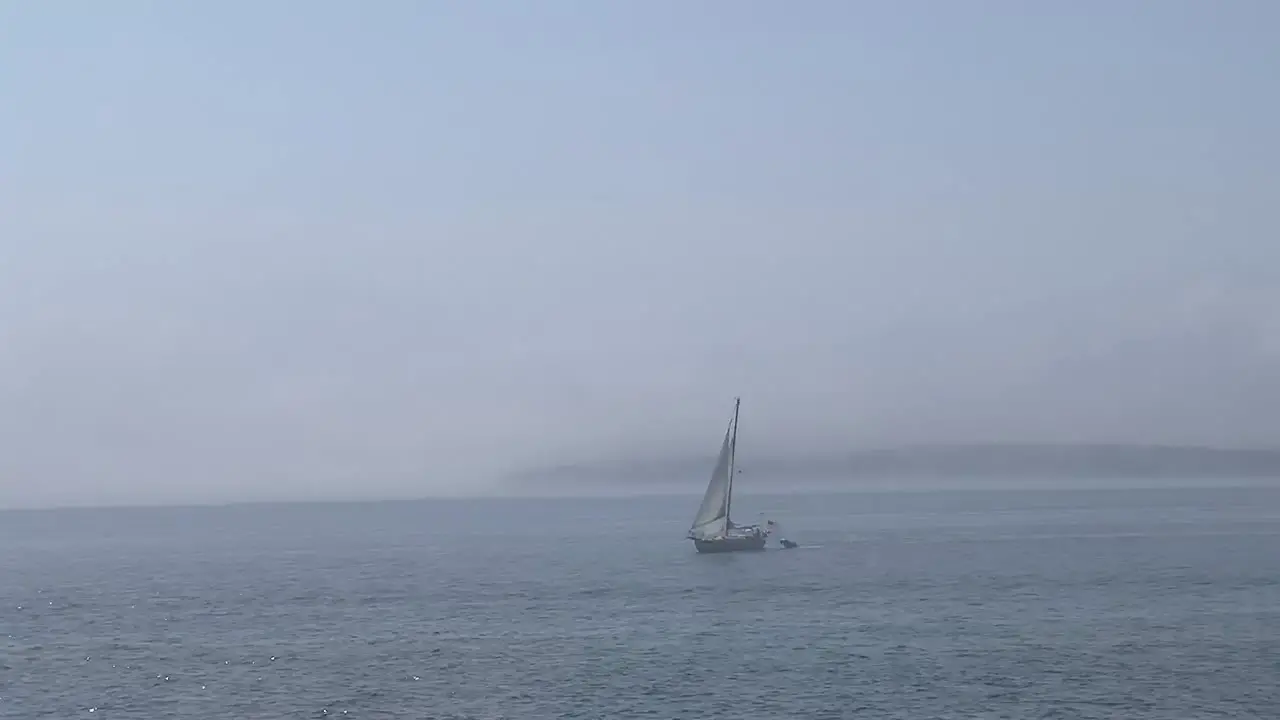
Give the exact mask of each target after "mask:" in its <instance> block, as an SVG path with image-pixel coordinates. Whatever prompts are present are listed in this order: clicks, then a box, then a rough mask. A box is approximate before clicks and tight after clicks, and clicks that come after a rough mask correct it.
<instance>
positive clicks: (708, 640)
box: [0, 487, 1280, 720]
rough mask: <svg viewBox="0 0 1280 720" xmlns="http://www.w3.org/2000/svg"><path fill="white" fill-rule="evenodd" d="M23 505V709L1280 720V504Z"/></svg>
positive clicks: (1238, 494) (1, 525)
mask: <svg viewBox="0 0 1280 720" xmlns="http://www.w3.org/2000/svg"><path fill="white" fill-rule="evenodd" d="M697 500H698V499H697V498H696V497H679V498H669V497H649V498H643V499H631V500H627V499H607V500H604V499H577V500H567V501H557V500H475V501H463V500H444V501H423V502H404V503H383V504H332V505H261V506H237V507H222V508H184V509H128V510H125V509H117V510H62V511H49V512H6V513H0V718H6V719H8V718H13V719H22V720H34V719H36V718H57V719H58V720H66V719H68V718H93V719H94V720H117V719H120V718H139V719H143V718H145V719H148V720H155V719H160V718H200V719H201V720H209V719H211V718H237V719H240V718H353V719H354V718H388V719H389V718H441V719H449V718H456V719H462V718H467V719H471V718H475V719H486V720H487V719H491V718H519V719H525V718H702V717H710V716H719V717H746V716H753V717H768V718H778V719H781V718H846V717H847V718H910V719H912V720H919V719H924V718H1069V719H1075V718H1082V719H1083V718H1132V719H1139V718H1153V719H1158V720H1192V719H1194V718H1274V717H1276V713H1277V712H1280V710H1278V709H1280V487H1253V488H1243V487H1238V488H1219V489H1204V488H1201V489H1197V488H1165V489H1159V488H1147V489H1129V490H1123V489H1113V490H1099V489H1090V490H1076V491H1069V490H1047V489H1040V490H1026V491H1012V490H987V491H961V490H958V491H948V492H940V491H933V492H898V493H894V492H876V493H861V494H860V493H849V494H840V495H815V494H805V495H795V496H790V497H773V496H752V495H750V494H749V493H748V492H746V490H745V489H744V490H743V491H742V493H741V496H740V497H739V498H737V501H736V503H735V506H736V507H737V508H738V510H739V517H740V519H743V520H746V519H755V518H756V517H757V516H758V515H759V514H760V513H764V514H765V515H766V516H768V517H773V518H775V519H777V520H778V521H779V522H781V523H782V525H783V528H784V531H785V533H784V534H786V535H788V536H789V537H792V538H793V539H795V540H797V541H799V542H801V543H802V547H801V548H799V549H796V550H772V551H768V552H764V553H756V554H740V555H723V556H699V555H696V554H694V553H693V550H692V548H691V547H690V544H689V543H688V542H687V541H685V540H683V539H682V538H683V533H684V531H685V529H686V526H687V524H688V521H689V519H690V517H691V516H692V514H693V511H694V509H695V506H696V504H697Z"/></svg>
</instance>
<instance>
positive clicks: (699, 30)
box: [0, 0, 1280, 506]
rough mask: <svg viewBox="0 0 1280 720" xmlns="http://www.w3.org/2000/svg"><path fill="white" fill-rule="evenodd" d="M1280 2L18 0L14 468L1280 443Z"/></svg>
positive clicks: (224, 482) (10, 240)
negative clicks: (735, 425) (738, 412)
mask: <svg viewBox="0 0 1280 720" xmlns="http://www.w3.org/2000/svg"><path fill="white" fill-rule="evenodd" d="M1277 33H1280V4H1277V3H1275V2H1271V1H1269V0H1257V1H1255V2H1249V1H1247V0H1239V1H1236V2H1232V1H1229V0H1221V1H1219V2H1208V1H1205V0H1196V1H1187V2H1182V1H1177V0H1149V1H1142V0H1130V1H1127V2H1115V1H1114V0H1108V1H1103V0H1098V1H1094V2H1090V1H1084V2H1073V3H1043V2H1041V3H1031V2H1014V1H1013V0H1010V1H1009V2H993V1H986V2H983V1H978V0H974V1H972V2H963V3H961V2H944V1H943V0H936V1H935V2H920V1H915V2H912V1H909V0H907V1H894V2H880V3H872V2H849V1H844V0H840V1H834V0H833V1H831V2H822V1H819V0H806V1H805V2H792V3H783V2H768V3H766V2H747V1H740V0H723V1H711V0H703V1H700V2H687V1H676V0H642V1H641V0H635V1H631V2H604V1H601V0H591V1H588V0H581V1H578V2H569V1H567V0H539V1H537V2H534V1H533V0H528V1H526V2H516V1H514V0H511V1H507V2H498V1H496V0H495V1H492V2H442V1H441V2H409V1H407V0H406V1H400V2H396V1H392V0H380V1H379V2H368V3H356V2H337V1H331V2H315V1H312V2H302V1H301V0H298V1H295V2H282V1H277V2H243V1H231V0H224V1H222V2H204V3H198V4H197V3H164V2H130V1H127V0H119V1H118V2H111V3H106V2H89V1H88V0H84V1H81V2H55V1H49V2H27V3H17V2H10V3H4V4H3V5H0V506H13V505H31V504H50V503H68V502H75V503H92V502H134V501H170V500H228V499H240V498H265V497H333V496H353V495H360V494H365V495H385V494H404V493H408V494H429V493H433V492H459V491H468V490H479V489H482V488H484V487H485V486H486V484H487V483H489V482H490V481H491V479H492V478H494V477H496V476H497V475H499V474H501V473H502V472H504V471H506V470H509V469H513V468H519V467H524V466H527V465H531V464H541V463H559V462H572V461H575V460H579V459H595V458H599V457H603V456H609V455H612V454H622V455H632V454H636V453H649V452H653V453H665V452H671V451H681V452H684V451H688V450H699V451H705V452H706V453H708V454H711V453H714V451H715V447H714V446H715V444H716V443H717V442H718V440H719V438H720V434H721V433H722V432H723V424H722V423H723V422H724V420H725V419H726V417H727V413H728V412H729V410H730V402H731V398H732V396H733V395H735V394H741V395H743V396H744V413H745V415H744V419H743V424H742V427H743V443H744V449H748V448H749V449H750V451H752V452H762V451H764V450H765V449H768V450H770V451H796V450H803V449H819V450H821V449H830V448H833V447H841V448H844V447H848V448H855V447H866V446H878V445H885V444H898V443H915V442H932V441H971V440H996V441H1019V440H1026V441H1077V440H1115V441H1144V442H1146V441H1150V442H1193V443H1205V444H1218V445H1280V139H1277V133H1280V94H1278V93H1277V91H1276V82H1277V81H1276V77H1277V75H1278V74H1280V44H1278V43H1277V42H1276V37H1277Z"/></svg>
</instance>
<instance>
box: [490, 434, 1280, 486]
mask: <svg viewBox="0 0 1280 720" xmlns="http://www.w3.org/2000/svg"><path fill="white" fill-rule="evenodd" d="M742 460H743V461H742V463H741V467H742V470H743V472H744V473H747V474H750V475H751V476H753V477H759V478H762V479H763V478H775V479H777V481H779V482H786V481H817V480H820V481H822V482H823V484H829V485H831V486H833V487H838V486H840V485H842V484H843V482H847V481H858V480H893V479H937V480H946V479H957V480H958V479H960V478H969V479H985V480H1007V479H1019V478H1020V479H1027V480H1031V479H1036V480H1063V481H1066V480H1071V479H1080V480H1083V479H1091V480H1105V479H1108V478H1116V479H1119V478H1125V479H1129V480H1139V479H1164V480H1173V479H1205V480H1209V479H1220V480H1226V479H1244V478H1252V479H1271V478H1274V479H1280V449H1224V448H1208V447H1195V446H1165V445H1122V444H1087V445H1086V444H1060V445H1053V444H987V445H979V444H965V445H959V444H956V445H917V446H907V447H899V448H886V449H877V450H858V451H852V452H848V453H827V454H824V455H808V456H783V455H772V456H764V457H754V458H752V457H747V458H743V459H742ZM714 461H715V459H714V458H713V457H710V456H708V457H693V456H683V457H669V458H650V459H643V460H622V461H617V462H600V463H581V464H573V465H562V466H559V467H552V468H543V469H537V470H532V471H527V472H523V473H518V474H516V475H513V476H511V477H509V478H508V487H519V486H537V485H543V484H547V483H552V484H579V483H589V484H602V485H611V484H614V483H636V482H640V483H648V482H656V481H662V480H666V481H670V480H674V479H681V478H693V477H701V476H703V475H705V474H706V473H708V472H710V468H711V466H712V465H713V464H714Z"/></svg>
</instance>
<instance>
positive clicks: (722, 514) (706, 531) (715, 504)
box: [689, 421, 734, 540]
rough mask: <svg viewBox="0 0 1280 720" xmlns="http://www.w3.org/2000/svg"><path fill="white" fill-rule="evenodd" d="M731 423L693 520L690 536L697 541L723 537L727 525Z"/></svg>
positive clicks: (731, 455) (732, 440) (731, 438)
mask: <svg viewBox="0 0 1280 720" xmlns="http://www.w3.org/2000/svg"><path fill="white" fill-rule="evenodd" d="M733 430H734V428H733V422H732V421H730V423H729V427H728V428H727V429H726V430H725V431H724V443H722V444H721V445H720V457H719V458H718V459H717V460H716V469H715V470H714V471H713V472H712V473H711V482H710V483H708V484H707V494H706V495H703V496H702V506H701V507H699V508H698V514H697V516H696V517H694V519H693V527H691V528H690V529H689V532H690V534H692V535H693V537H695V538H697V539H699V540H709V539H711V538H717V537H723V536H724V534H725V532H726V531H727V530H728V523H729V481H730V479H731V476H730V474H729V473H730V467H729V466H730V460H731V458H732V457H733V443H734V438H733Z"/></svg>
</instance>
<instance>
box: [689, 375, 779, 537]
mask: <svg viewBox="0 0 1280 720" xmlns="http://www.w3.org/2000/svg"><path fill="white" fill-rule="evenodd" d="M741 406H742V399H741V398H734V400H733V419H732V420H730V421H729V427H728V428H727V429H726V430H725V431H724V442H722V443H721V444H720V456H719V457H718V458H717V459H716V467H715V470H713V471H712V472H711V482H710V483H708V484H707V492H706V494H705V495H703V496H702V505H701V506H700V507H699V508H698V514H697V516H695V517H694V519H693V526H692V527H690V528H689V536H688V537H689V539H690V540H693V547H694V548H695V549H696V550H697V551H698V552H700V553H723V552H739V551H742V550H763V549H764V543H765V540H767V539H768V537H769V529H768V528H763V527H760V526H759V525H735V524H734V522H733V520H732V519H730V517H729V509H730V506H732V504H733V473H734V459H735V457H734V455H735V450H736V449H737V445H738V410H739V409H740V408H741Z"/></svg>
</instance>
